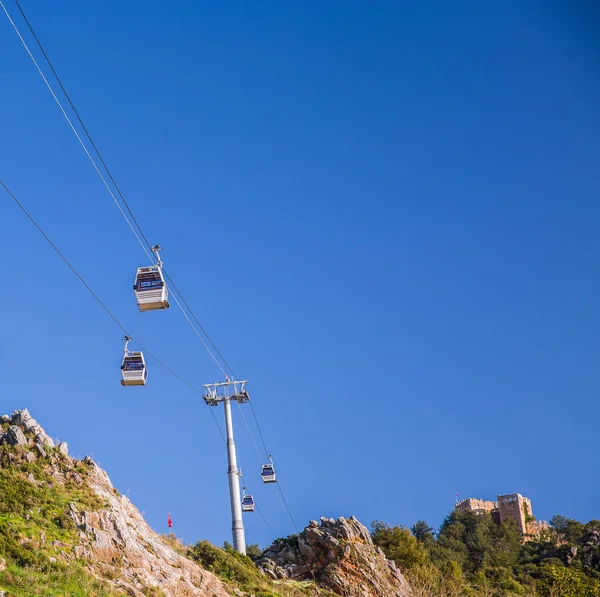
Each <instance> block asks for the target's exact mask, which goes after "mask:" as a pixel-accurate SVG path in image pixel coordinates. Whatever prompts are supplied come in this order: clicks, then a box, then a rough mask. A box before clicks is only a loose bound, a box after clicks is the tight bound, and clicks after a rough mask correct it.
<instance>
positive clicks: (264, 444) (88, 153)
mask: <svg viewBox="0 0 600 597" xmlns="http://www.w3.org/2000/svg"><path fill="white" fill-rule="evenodd" d="M15 4H16V5H17V7H18V9H19V11H20V13H21V15H22V17H23V19H24V21H25V23H26V24H27V27H28V28H29V31H30V32H31V34H32V36H33V38H34V39H35V42H36V43H37V45H38V47H39V49H40V51H41V52H42V55H43V56H44V59H45V60H46V62H47V64H48V66H49V68H50V69H51V71H52V74H53V75H54V77H55V79H56V81H57V82H58V84H59V86H60V88H61V90H62V92H63V94H64V96H65V98H66V99H67V101H68V103H69V106H70V107H71V109H72V110H73V113H74V115H75V117H76V119H77V121H78V122H79V124H80V125H81V127H82V129H83V131H84V133H85V136H86V137H87V139H88V140H89V142H90V144H91V147H92V148H93V150H94V152H95V153H96V155H97V157H98V159H99V161H100V163H101V164H102V167H103V168H104V170H105V172H106V174H107V175H108V178H109V179H110V181H111V182H112V184H113V186H114V188H115V190H116V193H117V195H118V196H119V198H120V199H121V201H122V202H123V205H124V206H125V208H126V210H127V212H128V213H129V216H130V217H131V220H132V221H133V222H134V223H135V227H136V228H137V231H139V235H138V232H136V229H135V228H134V226H133V225H132V223H131V221H130V219H129V218H128V217H127V214H126V213H125V211H124V210H123V208H122V207H121V205H120V203H119V201H118V199H117V198H116V196H115V194H114V193H113V190H112V189H111V187H110V185H109V184H108V182H107V180H106V178H105V177H104V175H103V174H102V172H101V170H100V168H99V167H98V165H97V164H96V162H95V160H94V158H93V157H92V155H91V153H90V151H89V150H88V148H87V147H86V145H85V143H84V141H83V140H82V138H81V136H80V135H79V133H78V131H77V130H76V128H75V126H74V125H73V122H72V121H71V119H70V118H69V116H68V114H67V112H66V110H65V109H64V107H63V105H62V104H61V102H60V100H59V99H58V97H57V95H56V93H55V92H54V90H53V88H52V86H51V85H50V83H49V81H48V79H47V78H46V76H45V75H44V73H43V71H42V69H41V68H40V66H39V64H38V62H37V61H36V59H35V57H34V56H33V54H32V52H31V50H30V49H29V46H28V45H27V43H26V41H25V40H24V38H23V36H22V35H21V33H20V31H19V29H18V27H17V25H16V24H15V22H14V21H13V19H12V18H11V16H10V14H9V12H8V10H7V9H6V7H5V6H4V3H3V2H2V0H0V6H2V9H3V11H4V13H5V14H6V16H7V18H8V20H9V22H10V24H11V25H12V27H13V29H14V30H15V32H16V34H17V36H18V37H19V39H20V41H21V43H22V45H23V47H24V48H25V50H26V51H27V53H28V55H29V57H30V58H31V60H32V62H33V63H34V65H35V67H36V69H37V71H38V72H39V74H40V76H41V77H42V80H43V81H44V83H45V85H46V87H47V88H48V90H49V91H50V93H51V95H52V97H53V98H54V101H55V102H56V104H57V105H58V107H59V108H60V110H61V112H62V114H63V116H64V118H65V120H66V121H67V123H68V124H69V127H70V128H71V130H72V131H73V133H74V134H75V136H76V138H77V140H78V141H79V143H80V145H81V146H82V148H83V150H84V152H85V154H86V155H87V157H88V159H89V160H90V162H91V163H92V165H93V167H94V169H95V170H96V173H97V174H98V176H99V177H100V179H101V180H102V182H103V184H104V186H105V187H106V189H107V191H108V192H109V194H110V196H111V198H112V200H113V202H114V203H115V205H116V206H117V207H118V209H119V211H120V212H121V215H122V216H123V218H124V219H125V221H126V222H127V224H128V226H129V228H130V229H131V231H132V232H133V234H134V236H135V238H136V240H137V241H138V243H139V244H140V246H141V247H142V250H143V251H144V253H145V254H146V256H147V257H148V258H149V260H150V261H151V262H152V263H154V261H153V258H152V256H151V254H150V252H149V251H148V249H150V251H153V250H154V248H153V247H152V246H151V244H150V243H149V241H148V239H147V237H146V235H145V234H144V231H143V229H142V227H141V226H140V224H139V222H138V221H137V219H136V217H135V215H134V213H133V210H132V209H131V207H130V206H129V204H128V202H127V200H126V199H125V197H124V195H123V193H122V192H121V190H120V188H119V186H118V185H117V182H116V180H115V178H114V177H113V175H112V173H111V171H110V169H109V168H108V166H107V164H106V162H105V161H104V158H103V157H102V154H101V153H100V151H99V149H98V147H97V145H96V144H95V143H94V141H93V138H92V136H91V134H90V133H89V131H88V129H87V127H86V126H85V124H84V122H83V119H82V118H81V116H80V115H79V112H78V111H77V109H76V107H75V105H74V103H73V101H72V100H71V98H70V96H69V94H68V92H67V90H66V88H65V86H64V85H63V83H62V81H61V79H60V77H59V76H58V73H57V72H56V70H55V68H54V66H53V64H52V62H51V60H50V58H49V56H48V55H47V53H46V51H45V50H44V48H43V46H42V44H41V42H40V40H39V38H38V37H37V35H36V33H35V31H34V29H33V27H32V25H31V23H30V22H29V19H28V18H27V16H26V15H25V12H24V11H23V9H22V7H21V5H20V4H19V2H18V0H15ZM0 182H1V181H0ZM2 186H3V187H4V188H5V189H6V190H7V192H9V194H10V195H11V196H12V197H13V199H15V201H17V200H16V197H14V195H12V193H11V192H10V191H9V189H8V188H7V187H6V185H4V183H2ZM17 204H18V205H19V207H21V209H23V211H24V212H25V213H26V215H27V216H28V217H29V218H30V219H31V221H32V222H33V223H34V224H35V225H36V227H37V228H38V229H39V231H40V232H41V233H42V234H43V235H44V237H45V238H46V239H47V240H48V242H50V244H51V245H52V247H53V248H54V249H55V250H56V251H57V252H58V253H59V255H60V256H61V257H62V258H63V260H64V261H65V262H66V263H67V265H69V267H70V268H71V269H72V271H73V272H74V273H75V274H76V275H77V277H78V278H79V279H80V281H81V282H82V283H83V284H84V285H85V286H86V288H87V289H88V290H89V291H90V293H91V294H92V295H93V296H94V297H95V298H96V300H97V301H98V302H99V303H100V304H101V306H102V307H103V308H104V309H105V310H106V312H107V313H108V314H109V315H110V316H111V317H112V318H113V320H114V321H115V322H116V323H117V324H118V325H119V327H120V328H121V329H122V331H123V332H124V333H125V335H127V333H126V331H125V329H124V327H123V326H122V325H121V324H120V322H118V320H117V319H116V318H115V317H114V316H113V315H112V313H111V312H110V311H109V310H108V308H107V307H106V306H105V305H104V304H103V303H102V301H101V300H100V299H99V298H98V296H97V295H96V294H95V293H94V292H93V291H92V290H91V288H90V287H89V286H88V285H87V284H86V283H85V281H84V280H83V278H81V276H80V275H79V274H78V273H77V272H76V270H75V269H74V268H73V267H72V266H71V264H70V263H69V262H68V261H67V260H66V258H64V256H63V255H62V254H61V253H60V251H59V250H58V249H57V247H56V246H55V245H54V244H53V243H52V242H51V241H50V239H49V238H48V237H47V236H46V234H45V233H44V232H43V231H42V229H41V228H40V227H39V226H38V225H37V223H36V222H35V221H34V220H33V218H31V216H30V215H29V214H28V213H27V212H26V210H25V209H24V208H23V207H22V205H21V204H20V203H19V202H18V201H17ZM140 236H141V237H142V238H143V240H144V242H145V245H144V242H142V239H141V238H140ZM159 263H160V259H159ZM163 273H164V276H165V278H166V279H167V280H168V283H169V286H171V287H172V289H173V291H174V292H173V298H174V299H175V302H176V304H177V306H178V307H179V309H180V310H181V312H182V313H183V315H184V317H185V318H186V320H187V321H188V324H189V325H190V327H191V328H192V330H193V331H194V332H195V334H196V335H197V336H198V338H199V339H200V341H201V342H202V344H203V346H204V348H205V349H206V350H207V352H208V353H209V355H210V356H211V358H212V359H213V361H214V362H215V364H216V365H217V366H218V368H219V369H220V370H221V372H222V373H223V374H224V375H225V376H226V377H227V374H226V373H225V370H224V368H223V366H222V365H221V363H220V362H219V360H218V359H217V358H216V357H215V355H214V354H213V352H212V351H211V350H210V348H209V347H208V345H207V343H206V342H205V340H204V338H203V337H202V335H201V334H200V333H199V332H198V330H197V329H196V327H195V326H194V324H193V323H192V321H191V319H190V317H189V316H188V314H187V313H186V311H185V309H184V308H183V306H182V305H181V303H180V302H179V300H178V298H177V295H178V296H179V299H181V302H182V303H183V304H184V305H185V307H186V308H187V310H188V311H189V313H190V315H191V316H192V318H193V319H194V321H195V322H196V324H197V325H198V327H199V328H200V330H201V331H202V333H203V334H204V336H205V337H206V339H207V340H208V342H209V344H210V345H211V346H212V348H213V349H214V351H215V352H216V353H217V354H218V356H219V358H220V359H221V361H222V363H223V364H224V365H225V367H227V369H228V370H229V371H230V372H231V374H232V376H233V377H234V378H236V377H237V376H236V375H235V372H234V371H233V369H232V367H231V366H230V365H229V363H228V362H227V360H226V359H225V357H224V356H223V354H222V353H221V351H220V350H219V349H218V347H217V346H216V344H215V343H214V342H213V340H212V338H211V337H210V335H209V334H208V333H207V332H206V330H205V329H204V327H203V326H202V324H201V323H200V321H199V319H198V318H197V316H196V314H195V313H194V311H193V310H192V308H191V307H190V305H189V303H188V302H187V301H186V300H185V297H184V296H183V294H182V293H181V291H179V289H178V288H177V286H176V284H175V282H174V281H173V279H172V278H171V277H170V276H169V274H168V272H167V271H166V270H163ZM139 346H140V348H142V350H145V349H143V347H142V346H141V345H139ZM145 352H147V353H148V355H149V356H150V357H151V358H153V359H154V360H156V361H157V362H158V363H159V364H160V365H161V366H163V367H164V368H165V369H167V370H168V371H169V372H170V373H171V374H173V375H174V376H175V377H177V378H178V379H179V380H180V381H182V382H183V383H185V384H186V385H188V386H189V387H190V388H191V389H193V390H194V391H196V392H198V393H200V394H201V392H200V390H198V389H197V388H195V387H194V386H192V385H191V384H190V383H188V382H187V381H186V380H184V379H183V378H181V377H180V376H179V375H178V374H177V373H175V372H174V371H173V370H171V369H170V368H169V367H168V366H167V365H166V364H165V363H163V362H162V361H160V360H159V359H158V358H157V357H155V356H154V355H152V354H151V353H150V352H148V351H145ZM250 407H251V410H252V414H253V417H254V421H255V424H256V427H257V429H258V432H259V435H260V439H261V442H262V446H263V448H264V450H265V454H266V455H267V457H268V458H269V459H270V456H269V451H268V449H267V447H266V443H265V439H264V436H263V433H262V430H261V428H260V424H259V422H258V417H257V415H256V411H255V409H254V405H253V404H252V402H251V401H250ZM211 415H212V416H213V419H214V421H215V423H216V424H217V428H218V429H219V432H220V434H221V437H222V438H223V439H224V436H223V432H222V430H221V428H220V426H219V424H218V421H217V419H216V417H215V415H214V413H213V412H212V410H211ZM242 418H243V420H244V423H245V425H246V428H247V430H248V432H249V434H250V437H251V439H252V442H253V444H254V447H255V449H256V451H257V454H258V455H259V458H260V460H261V462H262V457H261V455H260V450H259V449H258V446H257V444H256V441H255V440H254V436H253V434H252V431H251V429H250V427H249V425H248V422H247V420H246V417H245V416H244V414H243V412H242ZM271 462H272V461H271ZM263 466H264V465H263ZM279 493H280V495H281V498H282V501H283V504H284V506H285V509H286V510H287V513H288V516H289V517H290V520H291V521H292V523H293V525H294V527H295V528H296V531H297V530H298V529H297V527H296V524H295V522H294V519H293V516H292V514H291V512H290V509H289V506H288V504H287V500H286V499H285V496H284V494H283V492H282V491H281V486H279ZM265 522H266V520H265Z"/></svg>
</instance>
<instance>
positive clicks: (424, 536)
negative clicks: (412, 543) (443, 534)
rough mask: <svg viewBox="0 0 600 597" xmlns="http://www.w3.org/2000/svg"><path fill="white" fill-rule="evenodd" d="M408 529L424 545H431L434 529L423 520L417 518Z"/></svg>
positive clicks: (433, 538)
mask: <svg viewBox="0 0 600 597" xmlns="http://www.w3.org/2000/svg"><path fill="white" fill-rule="evenodd" d="M410 530H411V532H412V534H413V535H414V536H415V539H416V540H417V541H420V542H421V543H424V544H425V545H426V546H429V545H431V544H432V543H433V542H434V540H435V535H434V531H435V529H434V528H433V527H430V526H429V525H428V524H427V523H426V522H425V521H424V520H417V522H415V524H414V525H413V526H412V528H411V529H410Z"/></svg>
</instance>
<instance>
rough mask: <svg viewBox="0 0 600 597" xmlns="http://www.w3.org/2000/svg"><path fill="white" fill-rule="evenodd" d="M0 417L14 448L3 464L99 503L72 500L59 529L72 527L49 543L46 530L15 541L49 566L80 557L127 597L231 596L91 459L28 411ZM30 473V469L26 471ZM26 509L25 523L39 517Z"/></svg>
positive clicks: (0, 433)
mask: <svg viewBox="0 0 600 597" xmlns="http://www.w3.org/2000/svg"><path fill="white" fill-rule="evenodd" d="M0 421H1V423H2V428H1V429H0V445H2V444H7V445H9V446H13V447H15V449H13V450H11V451H8V452H6V453H5V455H6V456H7V458H6V461H5V464H4V466H10V467H11V468H12V469H13V470H14V471H15V472H16V473H17V474H21V475H24V476H26V479H27V481H28V482H29V483H31V484H32V485H33V486H34V488H37V489H43V490H51V489H60V488H64V490H65V492H66V491H67V490H68V491H69V492H70V494H72V495H73V496H76V495H79V494H82V493H83V494H85V493H86V492H90V491H91V492H93V494H94V495H95V498H96V503H97V504H98V506H99V507H98V508H94V509H89V507H88V508H82V507H81V505H79V506H78V505H77V503H76V501H75V500H73V501H71V502H69V503H68V505H67V507H66V512H65V513H64V514H65V516H66V517H68V519H69V520H70V521H72V524H70V523H69V522H68V521H66V522H61V527H65V528H72V529H73V533H71V534H67V535H66V537H65V533H64V532H61V537H62V539H60V540H59V539H54V540H52V538H51V537H49V536H47V535H50V533H51V531H50V530H44V531H42V532H41V533H39V535H38V536H27V534H28V533H26V532H24V533H21V535H23V536H19V538H18V540H19V542H20V543H21V545H30V546H31V547H32V548H33V549H38V550H42V549H43V550H44V552H45V553H46V554H47V563H48V564H49V565H53V564H55V565H57V566H60V564H61V563H70V562H74V561H77V562H80V563H81V564H82V565H83V566H84V567H85V569H86V570H87V571H88V572H89V573H90V574H92V575H95V576H97V577H98V578H101V579H103V582H105V583H109V584H111V585H113V586H114V588H115V590H116V591H117V592H119V593H121V592H123V593H124V594H127V595H131V596H132V597H143V596H144V595H150V594H152V595H154V594H157V595H158V594H161V595H168V596H173V597H192V596H196V597H204V596H206V597H229V593H228V592H227V591H226V590H225V588H224V586H223V585H222V584H221V581H220V580H219V579H218V578H217V577H216V576H214V575H213V574H211V573H210V572H207V571H206V570H203V569H202V568H200V567H199V566H198V565H196V564H194V563H193V562H192V561H190V560H189V559H187V558H185V557H183V556H181V555H179V554H178V553H176V552H175V551H174V550H173V549H172V548H171V547H170V546H169V545H167V544H166V543H165V542H164V540H163V539H162V538H161V537H160V536H159V535H157V534H156V533H155V532H154V531H153V530H152V529H151V528H150V527H149V526H148V524H146V522H145V520H144V519H143V517H142V515H141V514H140V513H139V512H138V510H137V509H136V508H135V507H134V506H133V504H132V503H131V502H130V501H129V500H128V499H127V498H126V497H125V496H122V495H120V494H119V493H118V492H117V491H116V490H115V488H114V487H113V486H112V483H111V482H110V479H109V477H108V475H107V474H106V472H104V471H103V470H102V469H101V468H100V467H98V466H97V465H96V463H95V462H94V461H93V460H92V459H91V458H89V457H86V458H85V459H84V460H83V461H78V460H76V459H74V458H71V457H70V456H69V455H68V446H67V444H66V443H62V444H59V445H58V446H54V442H53V441H52V439H51V438H50V437H49V436H48V435H47V434H46V433H45V432H44V430H43V429H42V428H41V426H40V425H39V424H38V423H37V421H35V419H33V418H32V417H31V415H30V414H29V412H28V411H27V410H21V411H15V412H14V413H13V414H12V416H10V417H9V416H8V415H3V416H2V418H1V419H0ZM0 466H1V464H0ZM28 470H33V471H35V472H29V473H27V471H28ZM36 474H37V476H38V478H36ZM49 486H50V487H49ZM32 489H33V488H32ZM60 495H64V493H61V494H60ZM1 501H2V495H0V502H1ZM42 502H43V500H42ZM28 512H29V511H28ZM28 512H27V513H26V514H25V518H26V521H25V522H31V521H32V520H33V519H32V517H35V515H36V512H35V511H34V510H31V513H28ZM12 518H15V517H14V516H13V517H12ZM40 522H42V521H40ZM16 524H17V522H16V521H15V524H14V526H16ZM25 526H26V525H25ZM26 528H27V527H26ZM30 528H35V527H32V526H31V525H30ZM39 528H41V527H39ZM43 528H46V527H43ZM31 534H32V535H33V534H35V533H34V532H31ZM51 554H52V555H51ZM0 555H1V554H0ZM42 563H43V561H42ZM153 591H154V592H153Z"/></svg>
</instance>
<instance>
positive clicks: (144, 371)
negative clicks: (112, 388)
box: [121, 336, 148, 386]
mask: <svg viewBox="0 0 600 597" xmlns="http://www.w3.org/2000/svg"><path fill="white" fill-rule="evenodd" d="M130 340H131V338H130V337H129V336H125V348H124V349H123V351H124V353H125V354H124V355H123V362H122V363H121V377H122V379H121V385H123V386H145V385H146V380H147V379H148V368H147V367H146V361H145V359H144V353H143V352H140V351H137V350H128V349H127V345H128V344H129V341H130Z"/></svg>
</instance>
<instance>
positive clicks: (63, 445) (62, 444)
mask: <svg viewBox="0 0 600 597" xmlns="http://www.w3.org/2000/svg"><path fill="white" fill-rule="evenodd" d="M58 451H59V452H60V453H61V454H62V455H63V456H68V455H69V446H68V444H67V442H60V444H58Z"/></svg>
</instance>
